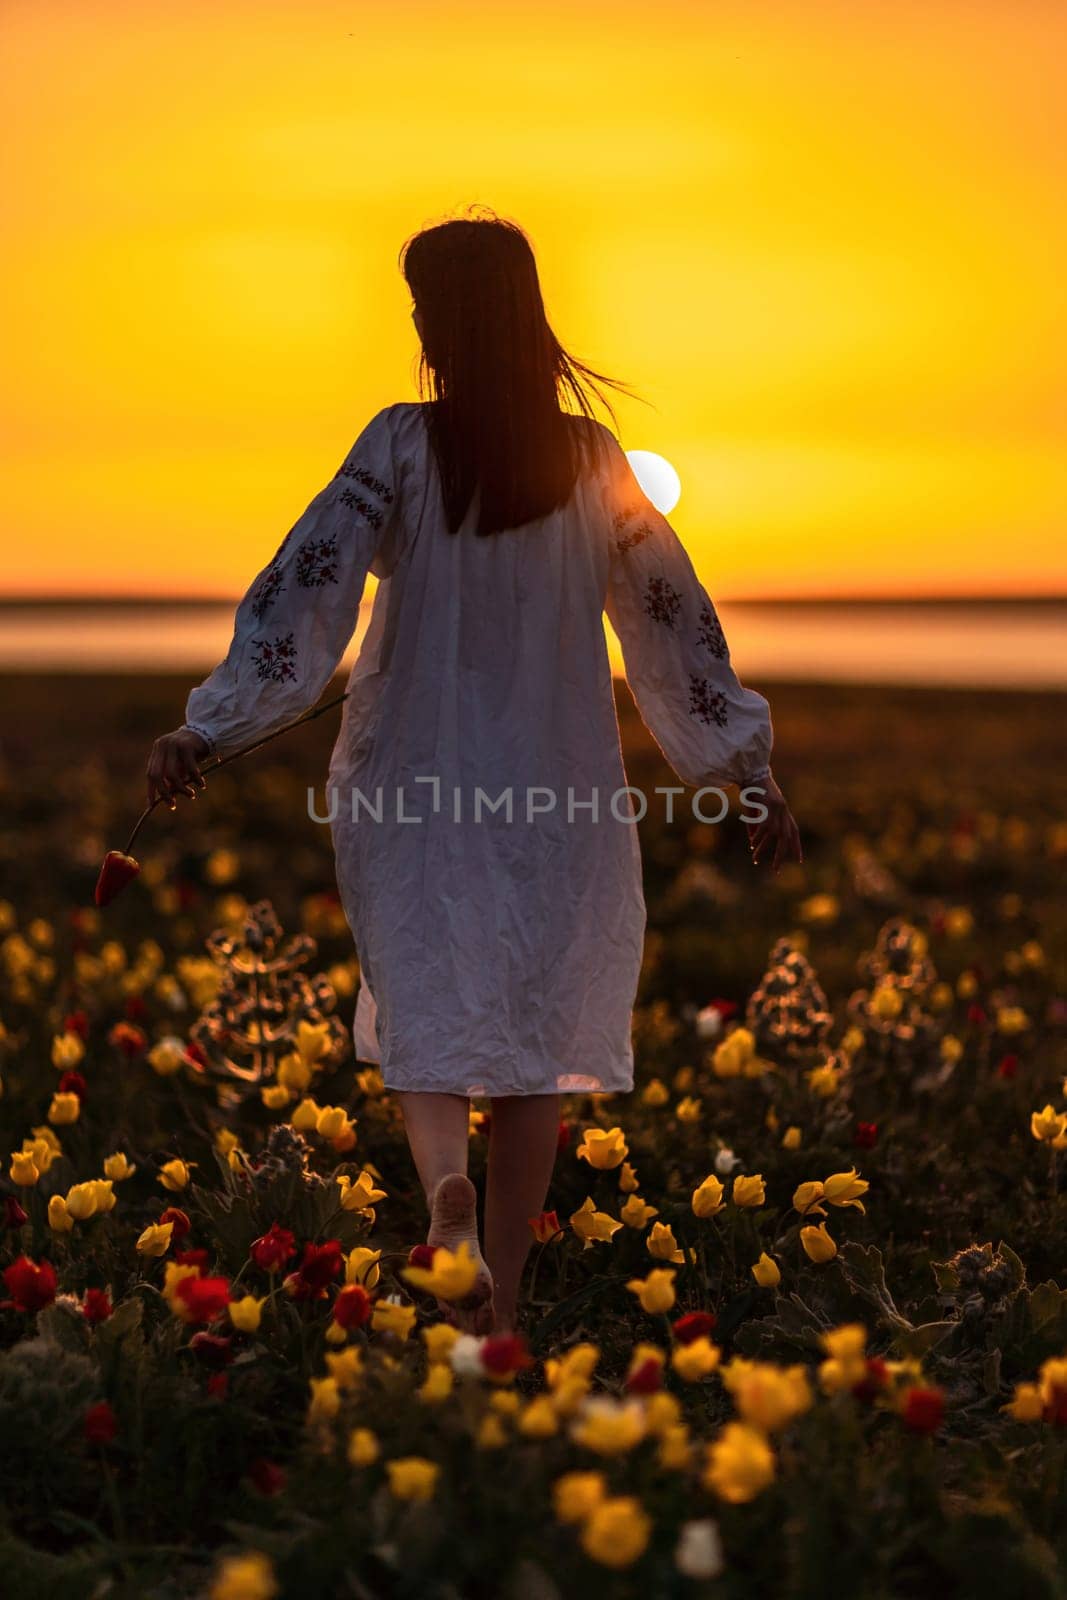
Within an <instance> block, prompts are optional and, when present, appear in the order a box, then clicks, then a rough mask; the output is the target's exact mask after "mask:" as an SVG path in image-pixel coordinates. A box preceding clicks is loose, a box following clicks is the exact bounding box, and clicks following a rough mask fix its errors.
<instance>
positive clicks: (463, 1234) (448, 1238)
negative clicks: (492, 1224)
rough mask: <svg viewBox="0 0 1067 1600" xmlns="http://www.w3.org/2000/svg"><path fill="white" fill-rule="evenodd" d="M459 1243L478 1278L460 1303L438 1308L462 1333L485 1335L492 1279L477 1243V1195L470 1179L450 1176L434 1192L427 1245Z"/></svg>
mask: <svg viewBox="0 0 1067 1600" xmlns="http://www.w3.org/2000/svg"><path fill="white" fill-rule="evenodd" d="M461 1240H462V1241H465V1242H466V1244H467V1246H468V1248H469V1249H470V1252H471V1254H472V1255H473V1256H474V1258H475V1260H476V1261H477V1263H478V1276H477V1277H476V1278H475V1280H474V1287H473V1289H472V1290H471V1292H470V1294H469V1295H467V1296H466V1297H465V1298H464V1299H463V1300H457V1301H456V1302H455V1304H454V1305H448V1304H447V1303H446V1302H444V1301H440V1300H439V1301H438V1305H439V1306H440V1308H441V1314H442V1316H443V1317H444V1318H445V1320H446V1321H447V1322H450V1323H452V1324H453V1325H454V1326H455V1327H458V1328H460V1329H461V1330H462V1331H463V1332H464V1333H474V1334H479V1335H481V1334H486V1333H489V1332H490V1331H491V1329H492V1327H493V1279H492V1274H491V1273H490V1271H489V1268H488V1267H487V1266H486V1263H485V1257H484V1256H483V1255H482V1250H481V1245H480V1243H479V1241H478V1212H477V1194H476V1192H475V1188H474V1185H473V1183H471V1181H470V1179H469V1178H467V1177H464V1175H463V1173H462V1172H453V1173H450V1174H449V1176H448V1177H447V1178H442V1179H441V1181H440V1183H439V1184H438V1185H437V1187H436V1189H435V1190H434V1192H433V1200H432V1202H431V1205H430V1231H429V1233H428V1234H427V1235H426V1243H427V1244H430V1245H444V1246H445V1247H446V1248H447V1249H449V1250H455V1249H456V1247H457V1246H458V1245H459V1243H460V1242H461Z"/></svg>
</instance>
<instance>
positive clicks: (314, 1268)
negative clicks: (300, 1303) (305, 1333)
mask: <svg viewBox="0 0 1067 1600" xmlns="http://www.w3.org/2000/svg"><path fill="white" fill-rule="evenodd" d="M343 1265H344V1251H343V1250H342V1249H341V1245H340V1242H339V1241H338V1240H337V1239H327V1240H326V1243H325V1244H306V1245H305V1246H304V1259H303V1261H302V1262H301V1263H300V1267H299V1269H298V1270H297V1271H296V1272H294V1273H292V1274H291V1275H290V1280H289V1281H290V1284H291V1288H292V1293H293V1296H294V1298H295V1299H297V1300H312V1299H314V1298H315V1297H316V1296H318V1295H321V1294H325V1292H326V1286H327V1284H330V1283H332V1282H333V1280H334V1278H336V1277H337V1274H338V1273H339V1272H340V1270H341V1268H342V1266H343Z"/></svg>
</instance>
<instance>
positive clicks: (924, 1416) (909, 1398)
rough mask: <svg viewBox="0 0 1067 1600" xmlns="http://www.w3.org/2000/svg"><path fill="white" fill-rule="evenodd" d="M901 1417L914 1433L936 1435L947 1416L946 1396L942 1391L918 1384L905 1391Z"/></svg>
mask: <svg viewBox="0 0 1067 1600" xmlns="http://www.w3.org/2000/svg"><path fill="white" fill-rule="evenodd" d="M900 1415H901V1419H902V1421H903V1423H904V1426H905V1427H906V1428H910V1429H911V1431H912V1433H936V1432H937V1430H938V1428H939V1427H940V1426H941V1420H942V1418H943V1417H944V1415H945V1396H944V1394H943V1393H942V1391H941V1390H940V1389H926V1388H922V1387H921V1386H920V1385H918V1384H916V1385H914V1386H913V1387H912V1388H911V1389H908V1390H906V1391H905V1394H904V1403H903V1405H902V1406H901V1409H900Z"/></svg>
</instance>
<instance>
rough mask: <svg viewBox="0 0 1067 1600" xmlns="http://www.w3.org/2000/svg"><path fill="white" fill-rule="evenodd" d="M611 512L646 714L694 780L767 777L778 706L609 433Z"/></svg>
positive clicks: (663, 745) (622, 612) (619, 585)
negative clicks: (756, 685)
mask: <svg viewBox="0 0 1067 1600" xmlns="http://www.w3.org/2000/svg"><path fill="white" fill-rule="evenodd" d="M604 434H605V443H606V446H607V452H608V454H607V465H606V468H605V469H603V476H602V483H603V489H604V508H605V511H606V515H607V537H608V540H609V543H610V547H611V566H610V572H609V578H608V588H607V596H606V601H605V610H606V612H607V615H608V619H609V621H610V622H611V625H612V627H613V628H614V629H615V632H616V633H617V634H618V637H619V642H620V644H621V645H622V653H623V662H624V665H625V668H626V678H627V682H628V683H629V685H630V688H631V690H632V692H633V696H634V699H635V700H636V702H637V708H638V710H639V711H640V713H641V717H642V719H643V721H644V723H645V725H646V726H647V728H648V730H649V732H650V733H651V734H652V736H653V738H654V739H655V740H656V743H657V744H658V745H659V747H660V749H661V750H662V751H663V754H664V755H665V756H666V758H667V760H668V761H669V762H670V764H671V766H672V767H673V768H674V770H675V772H676V773H677V774H678V776H679V777H680V778H681V779H682V780H683V782H685V783H689V784H694V785H696V786H698V787H699V786H702V785H705V784H707V785H722V784H726V783H735V784H740V785H742V786H743V785H744V784H746V783H751V782H756V781H758V780H759V779H760V778H763V777H766V775H767V772H768V770H769V767H768V762H769V759H770V753H771V745H772V743H773V730H772V726H771V714H770V707H769V705H768V704H767V701H766V700H765V699H764V698H763V696H762V695H760V694H757V693H756V692H755V690H753V689H746V688H745V686H744V685H743V684H742V683H741V681H740V680H739V679H738V677H737V674H736V673H735V672H734V670H733V668H732V666H731V665H730V651H729V648H728V646H727V643H726V638H725V635H724V634H723V631H722V627H721V626H720V623H719V619H718V616H717V615H716V612H715V607H714V605H713V604H712V602H711V600H710V599H709V597H708V595H707V593H706V592H705V590H704V589H703V587H702V586H701V584H700V581H699V579H698V578H697V575H696V573H695V571H694V570H693V564H692V562H691V561H690V559H689V556H688V555H687V553H686V551H685V548H684V546H683V545H682V543H681V541H680V539H679V538H678V535H677V534H676V533H675V531H674V529H673V528H672V527H671V525H670V523H669V522H668V521H667V519H666V517H664V516H663V515H662V514H661V513H660V512H659V511H657V510H656V508H655V506H654V505H653V504H652V502H651V501H650V500H649V499H648V497H647V496H646V495H645V494H644V492H643V491H642V489H641V486H640V484H639V483H638V481H637V479H636V477H635V476H634V472H633V469H632V467H631V466H630V463H629V461H628V459H627V457H626V453H625V451H624V450H623V449H622V447H621V445H620V444H619V442H618V440H617V439H616V438H615V436H614V434H612V433H611V432H610V430H608V429H606V428H605V429H604Z"/></svg>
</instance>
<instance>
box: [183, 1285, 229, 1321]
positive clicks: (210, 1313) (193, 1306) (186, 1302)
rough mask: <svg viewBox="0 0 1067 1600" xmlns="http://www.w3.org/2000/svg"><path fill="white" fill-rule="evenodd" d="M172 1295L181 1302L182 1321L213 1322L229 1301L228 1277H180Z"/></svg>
mask: <svg viewBox="0 0 1067 1600" xmlns="http://www.w3.org/2000/svg"><path fill="white" fill-rule="evenodd" d="M174 1297H175V1299H176V1300H179V1301H180V1302H181V1309H180V1311H179V1315H180V1316H181V1318H182V1320H183V1322H213V1321H214V1320H215V1318H216V1317H217V1316H220V1315H221V1314H222V1312H223V1311H225V1309H226V1307H227V1306H228V1305H229V1303H230V1283H229V1279H228V1278H182V1279H181V1281H180V1282H179V1283H178V1284H177V1285H176V1286H175V1289H174Z"/></svg>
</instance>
